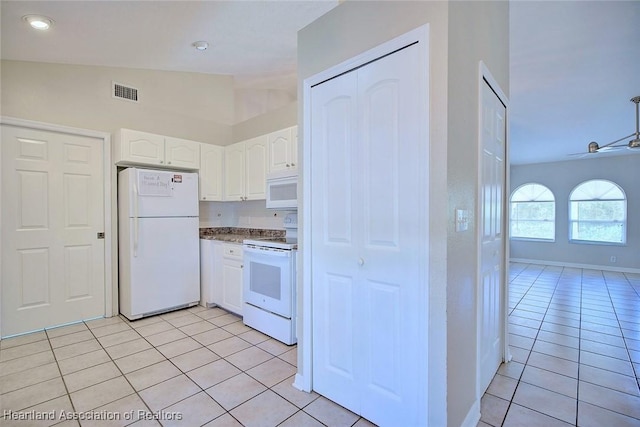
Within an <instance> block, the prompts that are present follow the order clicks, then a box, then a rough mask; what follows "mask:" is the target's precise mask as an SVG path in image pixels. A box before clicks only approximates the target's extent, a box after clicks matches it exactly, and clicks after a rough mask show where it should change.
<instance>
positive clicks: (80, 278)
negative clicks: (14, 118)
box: [2, 126, 105, 336]
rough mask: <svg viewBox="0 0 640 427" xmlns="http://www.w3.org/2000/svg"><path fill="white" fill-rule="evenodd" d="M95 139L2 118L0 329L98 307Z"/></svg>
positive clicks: (55, 320)
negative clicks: (6, 121) (4, 122)
mask: <svg viewBox="0 0 640 427" xmlns="http://www.w3.org/2000/svg"><path fill="white" fill-rule="evenodd" d="M102 144H103V141H102V140H100V139H96V138H89V137H82V136H74V135H68V134H63V133H57V132H47V131H39V130H33V129H25V128H20V127H14V126H2V229H3V230H2V231H3V238H2V267H3V268H2V336H8V335H14V334H19V333H24V332H29V331H33V330H37V329H42V328H45V327H50V326H55V325H60V324H65V323H69V322H74V321H79V320H82V319H87V318H92V317H97V316H103V315H104V314H105V282H104V274H105V271H104V269H105V264H104V240H103V239H100V238H98V236H97V233H99V232H104V231H105V229H104V226H105V225H104V211H105V209H104V174H103V154H102V153H103V150H102Z"/></svg>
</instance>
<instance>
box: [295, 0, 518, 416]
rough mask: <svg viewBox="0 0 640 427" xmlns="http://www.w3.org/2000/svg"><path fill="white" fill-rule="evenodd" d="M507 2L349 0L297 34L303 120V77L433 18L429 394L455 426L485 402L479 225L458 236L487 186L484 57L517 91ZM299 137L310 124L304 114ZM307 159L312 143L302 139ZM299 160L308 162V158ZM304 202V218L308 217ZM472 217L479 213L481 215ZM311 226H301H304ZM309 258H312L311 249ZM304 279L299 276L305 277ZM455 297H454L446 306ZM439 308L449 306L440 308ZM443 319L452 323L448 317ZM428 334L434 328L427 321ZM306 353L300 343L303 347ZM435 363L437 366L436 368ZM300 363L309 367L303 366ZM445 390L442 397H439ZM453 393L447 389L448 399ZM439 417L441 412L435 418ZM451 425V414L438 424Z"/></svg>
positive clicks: (501, 80) (503, 85)
mask: <svg viewBox="0 0 640 427" xmlns="http://www.w3.org/2000/svg"><path fill="white" fill-rule="evenodd" d="M508 10H509V5H508V2H492V1H489V2H482V1H478V2H475V1H471V2H464V1H460V2H446V1H429V2H405V1H388V2H369V1H347V2H344V3H342V4H341V5H340V6H338V7H336V8H335V9H333V10H331V11H330V12H328V13H327V14H325V15H324V16H322V17H321V18H320V19H318V20H317V21H315V22H313V23H312V24H310V25H309V26H307V27H306V28H304V29H303V30H301V31H300V32H299V35H298V94H299V95H298V104H299V107H298V117H299V118H301V117H303V111H302V106H303V105H304V99H303V96H302V92H301V89H302V82H303V80H304V79H305V78H307V77H310V76H312V75H314V74H316V73H318V72H320V71H323V70H326V69H328V68H329V67H331V66H334V65H336V64H339V63H340V62H343V61H346V60H348V59H350V58H352V57H354V56H355V55H357V54H359V53H361V52H364V51H366V50H367V49H370V48H373V47H375V46H377V45H379V44H381V43H383V42H385V41H387V40H390V39H392V38H394V37H397V36H399V35H401V34H404V33H406V32H407V31H409V30H412V29H414V28H417V27H419V26H421V25H424V24H426V23H428V24H429V29H430V43H431V44H430V70H429V71H430V81H431V83H430V98H431V99H430V117H429V122H430V135H429V137H430V155H431V159H430V161H431V163H430V172H429V179H430V183H429V186H430V206H431V207H430V211H429V215H430V224H429V227H430V242H429V245H430V248H429V250H430V259H429V260H425V262H428V263H429V271H430V274H429V281H430V286H431V287H432V293H431V296H432V298H436V299H438V301H441V302H442V306H441V307H436V308H435V309H433V310H432V312H431V313H430V316H431V318H432V319H438V320H439V319H442V317H440V315H442V316H445V314H444V310H445V309H446V319H447V322H446V324H441V325H439V326H441V328H439V333H441V334H442V335H438V333H434V334H432V336H431V337H430V342H431V344H430V346H431V345H432V344H433V343H438V344H439V345H441V344H443V343H445V342H446V348H447V349H446V352H447V353H446V361H444V360H442V361H441V360H439V359H438V358H439V357H440V355H441V354H442V349H441V348H440V349H432V350H433V351H430V353H429V358H430V366H444V365H446V366H447V368H446V372H445V371H444V370H442V372H435V370H431V371H430V372H429V374H430V375H431V380H432V381H434V383H438V382H439V381H440V380H441V378H442V377H441V376H446V379H445V380H444V381H445V384H446V385H444V384H443V387H442V390H438V391H437V392H433V393H432V395H431V396H430V399H432V403H433V402H437V404H438V406H439V408H442V409H444V408H446V417H447V420H446V423H447V425H451V426H459V425H461V424H462V423H463V422H464V421H465V417H467V415H468V414H469V413H470V411H472V410H473V409H472V408H473V406H474V405H476V404H477V403H478V402H477V401H476V391H475V381H476V323H477V322H476V320H477V319H476V273H477V272H476V266H477V238H476V232H477V230H476V227H475V224H472V226H471V227H470V229H469V231H468V232H466V233H462V234H461V233H457V234H456V233H455V230H454V220H453V213H454V209H455V208H456V207H460V208H465V207H466V208H468V209H469V210H470V211H471V212H474V211H475V209H476V204H477V188H478V182H477V181H478V179H477V178H478V174H477V164H478V125H477V118H478V102H479V99H478V98H479V97H478V87H479V79H478V62H479V61H480V60H482V61H484V62H485V63H486V64H487V66H488V68H489V70H490V71H491V73H492V74H493V75H494V77H495V78H496V80H497V81H498V82H499V84H500V86H501V88H502V89H503V91H505V92H506V93H508V88H509V67H508V60H509V57H508V25H509V20H508ZM299 122H300V123H299V126H300V128H299V135H300V138H301V139H302V135H304V129H302V128H301V126H302V120H301V119H300V120H299ZM299 147H300V150H299V151H300V156H301V158H302V156H303V151H304V147H305V142H304V141H302V140H301V141H300V144H299ZM299 164H300V162H299ZM303 211H304V206H302V207H301V212H300V216H299V221H300V222H301V221H303V215H302V212H303ZM472 220H473V218H472ZM300 227H301V228H300V229H301V230H302V224H300ZM304 237H305V236H301V238H302V239H304ZM302 256H304V254H302ZM299 277H300V276H299ZM445 301H446V303H445ZM438 310H442V311H441V312H439V311H438ZM442 323H444V322H442ZM424 327H425V331H426V330H427V328H428V327H429V325H424ZM299 351H300V349H299ZM431 364H433V365H431ZM299 369H305V368H304V367H300V366H299ZM440 393H442V394H440ZM445 394H446V395H445ZM431 415H435V414H431ZM431 421H432V424H434V425H442V424H443V422H442V419H439V420H431Z"/></svg>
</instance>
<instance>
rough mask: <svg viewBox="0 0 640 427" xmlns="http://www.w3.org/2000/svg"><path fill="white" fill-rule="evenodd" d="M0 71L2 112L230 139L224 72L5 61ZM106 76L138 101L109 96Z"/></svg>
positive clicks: (230, 107)
mask: <svg viewBox="0 0 640 427" xmlns="http://www.w3.org/2000/svg"><path fill="white" fill-rule="evenodd" d="M1 70H2V71H1V76H2V80H1V82H0V83H1V85H2V94H1V107H2V114H3V115H5V116H10V117H16V118H21V119H29V120H35V121H40V122H46V123H53V124H59V125H66V126H73V127H77V128H83V129H93V130H100V131H104V132H109V133H113V132H115V131H116V130H117V129H119V128H130V129H136V130H141V131H146V132H153V133H158V134H161V135H169V136H175V137H180V138H186V139H192V140H195V141H200V142H205V143H212V144H219V145H226V144H228V143H230V142H231V133H232V127H231V126H232V125H233V121H234V90H233V79H232V77H231V76H219V75H211V74H198V73H184V72H169V71H153V70H138V69H128V68H115V67H96V66H83V65H66V64H47V63H39V62H24V61H7V60H3V61H2V63H1ZM112 81H116V82H118V83H122V84H125V85H130V86H133V87H135V88H137V89H138V90H139V96H140V102H139V103H133V102H128V101H123V100H119V99H114V98H112V96H111V82H112Z"/></svg>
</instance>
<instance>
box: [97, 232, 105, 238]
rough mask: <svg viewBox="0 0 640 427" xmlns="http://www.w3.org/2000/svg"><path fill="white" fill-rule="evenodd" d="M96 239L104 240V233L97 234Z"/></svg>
mask: <svg viewBox="0 0 640 427" xmlns="http://www.w3.org/2000/svg"><path fill="white" fill-rule="evenodd" d="M98 239H104V231H101V232H99V233H98Z"/></svg>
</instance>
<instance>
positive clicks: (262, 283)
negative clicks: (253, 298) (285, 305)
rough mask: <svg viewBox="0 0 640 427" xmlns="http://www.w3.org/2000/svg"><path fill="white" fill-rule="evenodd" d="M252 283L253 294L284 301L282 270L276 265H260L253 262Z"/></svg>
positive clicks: (250, 285)
mask: <svg viewBox="0 0 640 427" xmlns="http://www.w3.org/2000/svg"><path fill="white" fill-rule="evenodd" d="M249 268H251V272H250V273H249V274H251V282H250V284H249V287H250V288H251V292H255V293H257V294H260V295H262V296H265V297H269V298H272V299H275V300H278V301H280V300H281V299H282V289H281V286H280V284H281V283H282V277H281V276H282V269H281V268H280V267H278V266H275V265H268V264H260V263H259V262H252V263H251V266H250V267H249Z"/></svg>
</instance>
